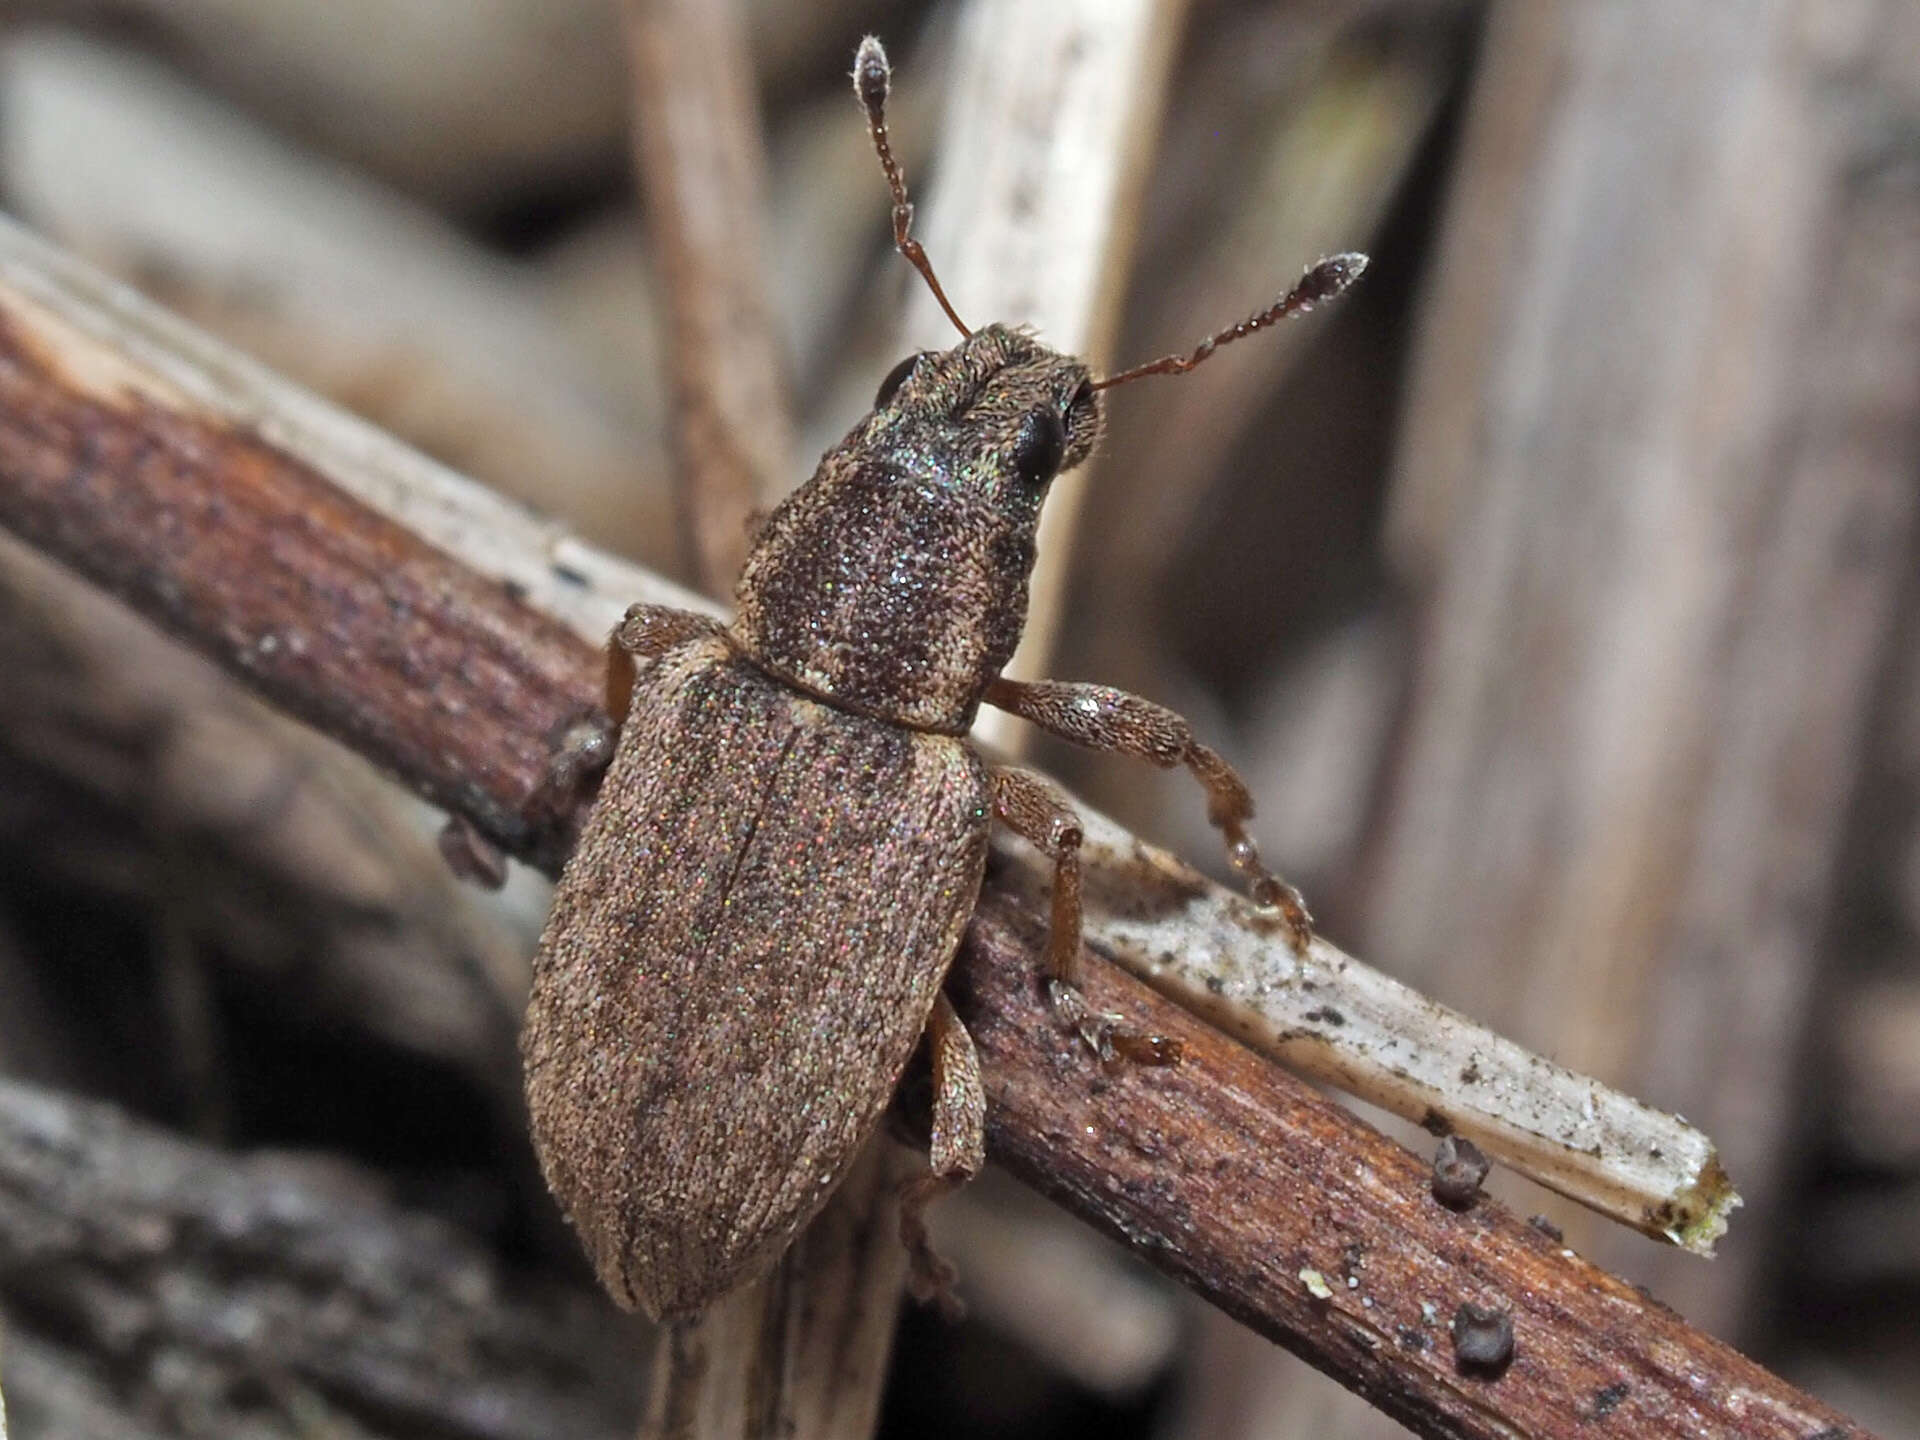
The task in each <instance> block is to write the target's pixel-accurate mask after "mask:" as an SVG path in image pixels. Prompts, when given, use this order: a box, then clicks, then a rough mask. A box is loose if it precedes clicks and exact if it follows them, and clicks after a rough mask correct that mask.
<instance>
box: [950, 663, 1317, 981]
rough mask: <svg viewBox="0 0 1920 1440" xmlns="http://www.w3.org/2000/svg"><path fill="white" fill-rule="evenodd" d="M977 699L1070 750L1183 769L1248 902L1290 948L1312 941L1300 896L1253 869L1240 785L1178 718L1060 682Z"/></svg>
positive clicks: (1097, 688) (1248, 800) (1096, 688)
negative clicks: (1243, 882) (1268, 914)
mask: <svg viewBox="0 0 1920 1440" xmlns="http://www.w3.org/2000/svg"><path fill="white" fill-rule="evenodd" d="M985 698H986V701H987V703H988V704H989V705H993V706H996V707H998V708H999V709H1002V710H1005V711H1007V712H1008V713H1009V714H1013V715H1018V716H1019V717H1020V718H1021V719H1023V720H1027V721H1030V722H1031V723H1033V724H1035V725H1037V726H1039V727H1040V728H1041V729H1042V730H1045V731H1046V732H1047V733H1048V734H1049V735H1058V736H1059V737H1060V738H1061V739H1062V740H1071V741H1072V742H1073V743H1074V744H1076V745H1085V746H1086V747H1087V748H1088V749H1091V750H1110V751H1116V752H1118V753H1120V754H1122V755H1133V756H1136V757H1138V758H1140V759H1142V760H1151V761H1152V762H1153V763H1154V764H1156V765H1158V766H1161V767H1162V768H1163V769H1169V770H1170V769H1172V768H1173V767H1174V766H1176V765H1184V766H1186V767H1187V769H1188V770H1189V771H1190V772H1192V774H1193V777H1194V779H1196V780H1198V781H1199V782H1200V784H1201V785H1202V786H1203V787H1204V788H1205V790H1206V792H1207V819H1209V820H1210V821H1212V822H1213V824H1214V826H1215V828H1217V829H1218V830H1219V831H1220V833H1221V835H1222V836H1224V837H1225V839H1226V842H1227V859H1228V860H1229V861H1230V862H1231V863H1232V865H1233V868H1234V869H1236V870H1238V871H1239V872H1240V873H1241V874H1242V875H1244V876H1246V877H1247V890H1248V893H1249V894H1251V895H1252V896H1253V899H1254V902H1255V903H1256V904H1259V905H1266V906H1270V907H1272V908H1274V909H1276V910H1278V911H1279V912H1280V916H1281V919H1282V920H1284V921H1285V922H1286V926H1287V932H1288V936H1289V938H1290V939H1291V940H1292V941H1293V948H1294V949H1295V950H1297V951H1301V952H1304V951H1305V950H1306V948H1307V942H1308V941H1309V940H1311V939H1312V938H1313V917H1312V916H1311V915H1309V914H1308V913H1307V907H1306V903H1305V902H1304V901H1303V900H1301V898H1300V892H1299V891H1298V890H1296V889H1294V888H1293V886H1291V885H1289V884H1287V882H1286V881H1284V880H1282V879H1281V878H1280V877H1279V876H1278V875H1275V874H1273V873H1272V872H1271V871H1269V870H1267V869H1266V868H1265V867H1264V866H1263V865H1261V863H1260V849H1259V847H1258V846H1257V845H1255V844H1254V843H1253V837H1252V836H1251V835H1249V834H1248V833H1247V822H1248V821H1249V820H1251V819H1252V818H1253V796H1252V795H1251V794H1249V793H1248V791H1247V785H1246V782H1245V781H1244V780H1242V779H1241V778H1240V777H1239V775H1237V774H1236V773H1234V769H1233V767H1232V766H1231V765H1229V764H1227V762H1226V761H1225V760H1223V759H1221V758H1220V756H1219V755H1218V754H1217V753H1215V752H1214V751H1212V750H1210V749H1208V748H1207V747H1206V746H1205V745H1202V744H1201V743H1200V742H1199V741H1198V740H1196V739H1194V738H1193V727H1192V726H1191V725H1189V724H1188V723H1187V722H1186V721H1185V720H1184V719H1182V718H1181V717H1180V716H1178V715H1176V714H1175V713H1174V712H1173V711H1171V710H1169V709H1167V708H1166V707H1165V706H1164V705H1156V704H1154V703H1153V702H1152V701H1151V700H1143V699H1141V698H1140V697H1139V696H1138V695H1130V694H1128V693H1127V692H1126V691H1125V690H1115V689H1113V688H1112V687H1111V686H1107V685H1085V684H1079V683H1075V682H1072V681H1064V680H1040V681H1033V682H1028V681H1022V680H1005V679H1002V680H995V681H994V682H993V684H991V685H989V686H988V687H987V693H986V697H985Z"/></svg>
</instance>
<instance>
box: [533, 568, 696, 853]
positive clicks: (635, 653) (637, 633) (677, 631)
mask: <svg viewBox="0 0 1920 1440" xmlns="http://www.w3.org/2000/svg"><path fill="white" fill-rule="evenodd" d="M720 628H721V625H720V622H719V621H718V620H715V619H713V618H712V617H711V616H708V615H698V614H695V613H694V612H693V611H691V610H675V609H673V608H672V607H671V606H668V605H633V606H630V607H628V610H627V613H626V616H625V617H624V618H623V619H622V620H621V621H620V623H619V624H618V625H616V626H614V628H613V633H612V634H611V635H609V636H608V637H607V673H606V706H607V709H606V713H605V714H604V715H603V714H598V713H595V712H591V711H590V712H588V713H586V714H582V715H577V716H575V717H574V718H573V719H572V720H571V721H569V722H568V723H567V724H566V725H565V727H564V728H563V729H562V730H561V731H560V733H559V734H557V735H555V736H554V737H553V741H552V744H553V749H552V752H551V753H550V754H549V755H548V757H547V769H546V773H545V775H543V776H542V777H541V780H540V783H539V785H538V786H537V788H536V789H535V790H534V793H533V794H532V796H531V797H529V799H528V801H527V805H526V814H527V816H528V818H529V820H530V821H531V823H533V824H534V825H535V826H539V827H545V826H551V825H560V824H565V823H567V822H568V820H569V817H572V816H574V815H575V812H576V811H577V809H578V807H579V804H580V802H581V800H582V799H584V798H585V797H586V796H587V795H588V794H589V793H590V789H591V786H592V784H593V782H594V781H595V780H596V779H597V777H598V776H599V774H600V772H601V771H602V770H604V769H606V768H607V766H608V765H609V764H610V763H611V762H612V760H613V752H614V748H615V745H616V743H617V742H618V740H619V738H620V726H621V725H622V724H623V723H624V722H625V721H626V718H627V711H628V710H629V709H630V708H632V705H633V687H634V683H635V681H637V680H638V678H639V673H640V672H639V665H638V663H637V662H639V661H642V660H658V659H659V658H660V657H661V656H662V655H664V654H666V653H667V652H668V651H669V650H671V649H673V648H674V646H676V645H679V644H682V643H684V642H685V641H688V640H695V639H698V638H699V637H700V636H702V635H708V634H712V633H714V632H716V631H718V630H719V629H720Z"/></svg>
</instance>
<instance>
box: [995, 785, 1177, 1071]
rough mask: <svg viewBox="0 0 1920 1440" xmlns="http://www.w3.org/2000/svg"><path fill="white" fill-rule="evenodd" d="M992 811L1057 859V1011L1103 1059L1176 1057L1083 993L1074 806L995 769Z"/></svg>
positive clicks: (1051, 992) (1048, 788) (1050, 948)
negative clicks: (1098, 1007)
mask: <svg viewBox="0 0 1920 1440" xmlns="http://www.w3.org/2000/svg"><path fill="white" fill-rule="evenodd" d="M993 813H994V814H995V815H997V816H998V817H999V818H1000V820H1001V821H1002V823H1004V824H1005V825H1006V826H1007V828H1008V829H1010V830H1012V831H1013V833H1014V834H1016V835H1018V836H1020V837H1021V838H1022V839H1023V840H1026V841H1029V842H1030V843H1031V844H1033V845H1034V846H1035V847H1037V848H1038V849H1039V851H1040V853H1041V854H1043V855H1045V856H1046V857H1047V858H1048V859H1049V860H1051V861H1052V862H1053V894H1052V914H1051V915H1050V916H1049V917H1048V924H1047V973H1048V975H1049V977H1050V978H1049V980H1048V981H1047V998H1048V999H1049V1000H1050V1001H1051V1002H1052V1003H1053V1008H1054V1010H1055V1011H1056V1012H1057V1013H1058V1014H1059V1016H1060V1018H1061V1019H1062V1020H1063V1021H1064V1022H1065V1023H1066V1024H1067V1025H1068V1026H1070V1027H1071V1028H1073V1029H1074V1030H1077V1031H1078V1032H1079V1033H1080V1038H1081V1039H1083V1040H1085V1041H1086V1042H1087V1044H1088V1046H1089V1047H1090V1048H1091V1049H1092V1050H1093V1052H1094V1053H1095V1054H1096V1055H1098V1056H1099V1057H1100V1058H1101V1059H1102V1060H1111V1059H1113V1058H1114V1057H1115V1056H1116V1055H1123V1056H1125V1057H1126V1058H1127V1059H1129V1060H1138V1061H1142V1062H1145V1063H1147V1064H1153V1065H1164V1064H1166V1063H1168V1062H1169V1061H1171V1060H1172V1059H1173V1058H1174V1055H1175V1051H1174V1049H1173V1046H1172V1042H1170V1041H1168V1040H1165V1039H1163V1038H1162V1037H1160V1036H1157V1035H1140V1034H1136V1033H1135V1032H1133V1031H1131V1030H1127V1029H1124V1028H1122V1027H1121V1024H1120V1020H1119V1017H1118V1016H1115V1015H1102V1014H1100V1013H1098V1012H1096V1011H1095V1010H1094V1009H1093V1008H1092V1007H1091V1006H1089V1005H1088V1004H1087V1000H1086V996H1084V995H1082V994H1081V993H1080V839H1081V832H1080V817H1079V816H1078V815H1076V814H1075V813H1074V811H1073V807H1072V806H1070V805H1068V804H1067V802H1066V799H1065V797H1063V796H1062V795H1061V794H1060V792H1059V791H1058V790H1056V789H1054V788H1053V786H1052V785H1050V784H1048V783H1047V782H1046V781H1045V780H1042V779H1041V778H1040V777H1039V776H1038V775H1035V774H1033V773H1032V772H1031V771H1027V770H1014V769H1000V770H995V771H994V772H993Z"/></svg>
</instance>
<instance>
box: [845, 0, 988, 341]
mask: <svg viewBox="0 0 1920 1440" xmlns="http://www.w3.org/2000/svg"><path fill="white" fill-rule="evenodd" d="M892 87H893V67H892V66H891V65H889V64H888V63H887V52H886V49H885V48H884V47H883V46H882V45H881V44H880V41H879V40H878V39H877V38H876V37H874V36H872V35H869V36H867V38H866V39H864V40H862V41H861V42H860V49H859V50H858V51H857V52H856V53H855V54H854V57H853V93H854V94H855V95H857V96H858V97H859V98H860V108H861V109H863V110H865V111H866V112H867V133H868V134H869V135H871V136H872V137H873V149H874V153H875V154H877V155H878V156H879V157H880V168H881V169H882V170H884V171H886V174H887V189H888V190H890V191H892V192H893V248H894V249H896V250H898V251H899V252H900V253H901V254H902V255H904V256H905V257H906V258H907V262H908V263H909V264H911V265H912V266H913V268H914V269H916V270H918V271H919V272H920V276H921V278H922V279H923V280H925V281H926V282H927V288H928V289H929V290H931V291H933V298H934V299H936V300H938V301H939V302H940V308H941V309H942V310H944V311H946V312H947V319H949V320H951V321H952V322H953V325H954V328H955V329H956V330H958V331H959V332H960V333H961V334H962V335H963V336H965V335H971V334H972V333H973V331H971V330H969V329H968V328H967V323H966V321H964V320H962V319H961V318H960V317H959V316H958V315H957V314H955V313H954V309H953V305H952V302H950V301H949V300H948V299H947V292H946V291H944V290H942V289H941V288H940V281H939V280H938V279H937V278H935V276H934V273H933V262H932V261H930V260H928V259H927V252H926V251H925V250H923V249H921V247H920V242H919V241H918V240H916V239H914V238H913V236H912V235H910V234H908V233H907V232H908V231H909V230H910V229H911V228H912V225H913V206H912V204H911V203H910V202H909V201H908V200H907V182H906V180H905V178H904V177H903V176H902V175H901V174H900V164H899V162H898V161H897V160H895V159H894V158H893V146H892V145H891V144H889V143H888V141H887V92H888V91H889V90H890V89H892Z"/></svg>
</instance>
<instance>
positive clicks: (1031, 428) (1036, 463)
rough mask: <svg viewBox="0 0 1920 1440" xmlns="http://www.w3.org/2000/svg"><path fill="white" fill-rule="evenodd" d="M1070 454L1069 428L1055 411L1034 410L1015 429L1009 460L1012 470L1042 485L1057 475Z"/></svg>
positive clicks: (1032, 483)
mask: <svg viewBox="0 0 1920 1440" xmlns="http://www.w3.org/2000/svg"><path fill="white" fill-rule="evenodd" d="M1066 453H1067V427H1066V424H1065V422H1064V421H1062V420H1061V418H1060V416H1059V415H1058V414H1056V413H1055V412H1054V411H1052V410H1035V411H1032V412H1030V413H1029V414H1028V415H1027V417H1026V418H1025V419H1024V420H1022V421H1021V422H1020V428H1019V429H1018V430H1017V431H1015V432H1014V436H1013V449H1012V452H1011V454H1010V455H1009V457H1008V458H1009V459H1010V460H1011V461H1012V462H1013V470H1014V473H1015V474H1016V475H1018V476H1019V477H1020V478H1021V479H1022V480H1023V481H1025V482H1026V483H1027V484H1029V485H1042V484H1045V483H1046V482H1047V481H1049V480H1051V479H1052V478H1053V477H1054V473H1055V472H1056V471H1057V470H1059V468H1060V462H1061V460H1062V459H1064V458H1065V457H1066Z"/></svg>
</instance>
